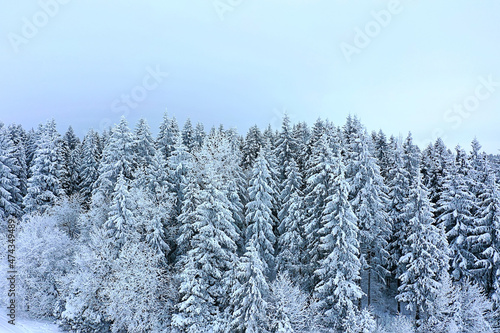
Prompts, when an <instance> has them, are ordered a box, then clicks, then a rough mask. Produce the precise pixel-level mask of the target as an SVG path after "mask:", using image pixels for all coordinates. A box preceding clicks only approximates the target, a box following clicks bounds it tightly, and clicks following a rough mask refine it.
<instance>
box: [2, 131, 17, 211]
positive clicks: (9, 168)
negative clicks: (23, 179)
mask: <svg viewBox="0 0 500 333" xmlns="http://www.w3.org/2000/svg"><path fill="white" fill-rule="evenodd" d="M14 154H15V147H14V145H13V143H12V141H11V140H10V138H9V136H8V134H7V131H6V129H5V128H4V127H2V128H0V219H1V220H2V221H4V219H7V217H8V216H20V215H21V206H20V198H21V191H20V181H19V178H18V177H17V175H16V171H18V167H17V165H16V159H15V155H14Z"/></svg>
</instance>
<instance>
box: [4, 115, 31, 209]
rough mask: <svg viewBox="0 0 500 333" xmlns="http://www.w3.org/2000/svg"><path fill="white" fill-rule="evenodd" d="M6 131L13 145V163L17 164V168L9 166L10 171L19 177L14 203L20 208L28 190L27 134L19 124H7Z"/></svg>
mask: <svg viewBox="0 0 500 333" xmlns="http://www.w3.org/2000/svg"><path fill="white" fill-rule="evenodd" d="M7 131H8V133H9V137H10V139H11V141H12V143H13V144H14V147H15V149H14V152H13V158H14V159H15V161H14V164H15V165H16V166H17V170H15V169H16V168H11V169H12V170H11V171H12V172H13V173H14V174H15V175H16V176H17V178H18V179H19V192H20V193H19V196H18V199H17V200H16V203H17V205H18V206H19V207H21V208H22V205H23V198H24V197H25V196H26V193H27V191H28V165H27V162H26V142H27V140H28V136H27V133H26V131H25V130H24V129H23V127H22V126H21V125H15V124H12V125H9V127H8V129H7Z"/></svg>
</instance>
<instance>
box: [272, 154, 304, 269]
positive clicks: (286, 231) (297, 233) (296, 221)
mask: <svg viewBox="0 0 500 333" xmlns="http://www.w3.org/2000/svg"><path fill="white" fill-rule="evenodd" d="M286 175H287V176H286V179H285V182H284V185H283V190H282V191H281V194H280V199H281V202H282V203H283V204H282V206H281V210H280V212H279V213H278V219H279V221H280V225H279V228H278V231H279V239H278V255H277V264H278V269H277V270H278V272H288V274H290V275H291V276H292V277H293V278H294V279H298V277H299V276H300V274H302V264H301V258H302V256H303V246H304V239H303V237H302V234H303V228H304V225H303V224H304V213H303V211H304V203H303V197H302V192H301V190H300V189H301V188H302V177H301V174H300V172H299V169H298V166H297V164H296V163H295V161H294V160H293V159H292V160H291V163H290V164H289V165H288V167H287V170H286Z"/></svg>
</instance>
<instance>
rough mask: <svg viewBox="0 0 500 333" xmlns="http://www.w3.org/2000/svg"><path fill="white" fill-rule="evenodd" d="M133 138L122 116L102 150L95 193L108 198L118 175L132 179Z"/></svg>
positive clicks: (133, 163) (133, 166) (134, 166)
mask: <svg viewBox="0 0 500 333" xmlns="http://www.w3.org/2000/svg"><path fill="white" fill-rule="evenodd" d="M133 146H134V139H133V135H132V133H131V132H130V129H129V128H128V124H127V121H126V120H125V118H124V117H122V119H121V120H120V123H119V124H118V125H116V126H115V127H114V128H113V130H112V132H111V136H110V138H109V139H108V142H107V143H106V146H105V148H104V150H103V152H102V158H101V162H100V165H99V178H98V179H97V181H96V183H95V190H94V192H93V196H94V195H95V194H97V193H98V194H100V195H102V197H104V198H109V197H110V196H111V193H112V192H113V190H114V188H115V185H116V182H117V180H118V177H119V175H122V176H123V177H124V178H125V179H127V180H133V179H134V177H133V172H134V170H135V168H136V164H135V161H134V153H133Z"/></svg>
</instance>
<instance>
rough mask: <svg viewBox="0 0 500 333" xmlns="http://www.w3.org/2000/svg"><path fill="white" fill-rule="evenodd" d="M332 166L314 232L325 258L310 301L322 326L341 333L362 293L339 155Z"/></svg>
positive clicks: (353, 221) (355, 232) (354, 232)
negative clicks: (320, 315) (320, 314)
mask: <svg viewBox="0 0 500 333" xmlns="http://www.w3.org/2000/svg"><path fill="white" fill-rule="evenodd" d="M335 162H336V163H335V164H336V168H335V171H334V175H335V178H334V180H333V182H331V183H330V186H331V187H332V190H331V194H329V196H328V197H327V198H326V200H325V204H326V205H325V210H324V214H323V216H322V218H321V226H322V227H321V229H320V230H318V235H320V240H319V245H318V247H319V248H320V250H321V251H323V252H324V253H325V255H326V257H325V258H324V259H321V260H320V261H319V267H318V269H316V270H315V272H314V274H315V275H316V276H317V280H318V283H317V284H316V286H315V288H314V297H315V298H316V299H318V303H317V308H318V309H319V310H320V311H322V312H323V321H324V324H325V325H326V326H327V327H332V328H336V329H340V330H344V331H345V330H346V329H347V328H348V327H347V326H346V324H347V321H348V320H349V319H352V318H354V317H355V316H356V311H357V309H356V303H357V302H358V300H359V299H360V298H361V296H362V295H363V293H362V291H361V288H360V287H359V280H360V270H361V262H360V260H359V254H360V252H359V242H358V234H359V229H358V225H357V218H356V216H355V215H354V213H353V211H352V209H351V204H350V203H349V184H348V183H347V181H346V179H345V176H344V173H345V167H344V163H343V161H342V158H341V157H340V155H339V156H338V157H337V158H336V161H335Z"/></svg>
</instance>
